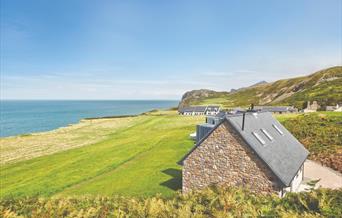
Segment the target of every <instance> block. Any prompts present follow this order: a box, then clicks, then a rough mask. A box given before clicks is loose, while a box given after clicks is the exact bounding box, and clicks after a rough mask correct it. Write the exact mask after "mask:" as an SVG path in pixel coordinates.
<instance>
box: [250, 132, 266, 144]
mask: <svg viewBox="0 0 342 218" xmlns="http://www.w3.org/2000/svg"><path fill="white" fill-rule="evenodd" d="M252 134H253V135H254V137H255V138H256V139H258V141H259V142H260V143H261V144H262V145H265V143H266V142H265V141H264V140H263V139H262V138H261V136H260V135H259V134H258V133H257V132H252Z"/></svg>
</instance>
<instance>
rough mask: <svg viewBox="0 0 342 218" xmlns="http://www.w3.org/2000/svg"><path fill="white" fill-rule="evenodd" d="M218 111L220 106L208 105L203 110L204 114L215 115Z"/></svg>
mask: <svg viewBox="0 0 342 218" xmlns="http://www.w3.org/2000/svg"><path fill="white" fill-rule="evenodd" d="M219 112H220V106H212V105H209V106H208V107H207V109H206V111H205V115H216V114H218V113H219Z"/></svg>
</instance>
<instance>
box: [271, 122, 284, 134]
mask: <svg viewBox="0 0 342 218" xmlns="http://www.w3.org/2000/svg"><path fill="white" fill-rule="evenodd" d="M272 126H273V127H274V128H275V129H276V130H277V132H279V134H280V135H284V133H283V131H281V129H279V127H278V126H276V125H274V124H272Z"/></svg>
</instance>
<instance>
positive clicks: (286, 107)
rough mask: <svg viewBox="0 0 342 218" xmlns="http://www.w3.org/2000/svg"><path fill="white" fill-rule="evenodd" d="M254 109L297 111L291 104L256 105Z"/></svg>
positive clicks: (263, 110)
mask: <svg viewBox="0 0 342 218" xmlns="http://www.w3.org/2000/svg"><path fill="white" fill-rule="evenodd" d="M254 110H257V111H262V112H292V111H296V109H295V108H294V107H291V106H254Z"/></svg>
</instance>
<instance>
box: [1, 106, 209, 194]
mask: <svg viewBox="0 0 342 218" xmlns="http://www.w3.org/2000/svg"><path fill="white" fill-rule="evenodd" d="M202 120H203V118H200V117H181V116H178V115H176V113H175V112H172V113H169V114H165V115H163V116H159V115H144V116H140V117H138V118H136V122H135V123H134V124H132V126H130V127H128V128H126V129H124V130H122V131H119V132H115V133H113V134H112V135H110V137H109V138H108V139H105V140H103V141H101V142H98V143H95V144H93V145H89V146H85V147H81V148H76V149H71V150H67V151H63V152H60V153H56V154H52V155H48V156H42V157H38V158H34V159H31V160H26V161H22V162H18V163H14V164H6V165H4V166H1V168H0V175H1V178H2V179H1V197H3V196H7V195H14V196H20V195H36V194H39V195H42V196H52V195H55V194H75V193H76V194H77V193H81V194H87V193H89V194H103V195H110V194H112V193H122V194H128V195H131V194H132V195H143V194H154V193H156V192H160V193H164V194H166V195H167V194H171V193H173V190H172V188H174V189H176V188H179V181H174V180H173V177H172V175H175V174H176V175H178V174H179V173H180V171H179V166H177V164H176V161H177V160H179V159H180V158H181V157H182V155H183V154H184V153H186V151H187V150H188V149H190V148H191V147H192V146H193V142H192V141H191V140H189V138H188V137H189V134H190V133H191V132H192V131H194V130H195V124H196V123H198V122H200V121H202ZM178 178H179V177H178ZM132 184H134V185H132ZM175 184H176V185H178V187H175Z"/></svg>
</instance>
